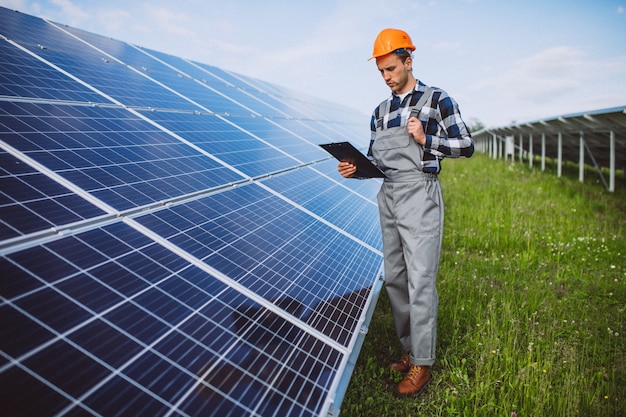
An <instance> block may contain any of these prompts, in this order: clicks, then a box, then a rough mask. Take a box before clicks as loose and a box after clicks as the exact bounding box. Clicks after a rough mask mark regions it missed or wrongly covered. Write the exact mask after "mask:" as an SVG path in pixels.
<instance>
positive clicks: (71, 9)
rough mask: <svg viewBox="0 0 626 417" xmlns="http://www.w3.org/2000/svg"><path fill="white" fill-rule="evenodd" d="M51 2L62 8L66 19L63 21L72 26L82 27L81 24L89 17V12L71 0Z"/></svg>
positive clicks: (54, 0) (53, 0) (61, 11)
mask: <svg viewBox="0 0 626 417" xmlns="http://www.w3.org/2000/svg"><path fill="white" fill-rule="evenodd" d="M51 3H52V4H54V5H56V6H58V7H59V8H60V9H61V10H60V14H61V15H62V16H63V17H64V19H65V21H64V22H62V23H65V24H68V25H70V26H76V27H81V25H83V24H84V22H85V21H87V20H88V19H89V13H87V12H85V11H83V9H81V8H80V7H78V6H76V5H75V4H74V3H72V2H71V1H70V0H52V2H51Z"/></svg>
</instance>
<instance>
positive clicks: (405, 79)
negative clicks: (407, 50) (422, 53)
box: [376, 53, 413, 94]
mask: <svg viewBox="0 0 626 417" xmlns="http://www.w3.org/2000/svg"><path fill="white" fill-rule="evenodd" d="M412 64H413V61H412V60H411V58H410V57H409V58H407V59H406V61H404V63H402V60H401V59H400V57H399V56H398V55H396V54H393V53H392V54H387V55H383V56H380V57H378V58H376V66H377V67H378V70H379V71H380V75H382V76H383V79H384V80H385V83H386V84H387V86H388V87H389V88H391V91H393V92H394V93H396V94H403V93H406V92H407V91H409V90H410V89H411V88H413V85H409V80H410V79H411V78H412V77H411V65H412Z"/></svg>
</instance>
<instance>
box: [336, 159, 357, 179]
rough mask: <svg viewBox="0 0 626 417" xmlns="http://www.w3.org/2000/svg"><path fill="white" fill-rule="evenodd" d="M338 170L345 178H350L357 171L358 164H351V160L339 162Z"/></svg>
mask: <svg viewBox="0 0 626 417" xmlns="http://www.w3.org/2000/svg"><path fill="white" fill-rule="evenodd" d="M337 171H339V174H341V176H342V177H344V178H350V177H351V176H353V175H354V173H355V172H356V165H354V164H351V163H350V162H339V165H338V166H337Z"/></svg>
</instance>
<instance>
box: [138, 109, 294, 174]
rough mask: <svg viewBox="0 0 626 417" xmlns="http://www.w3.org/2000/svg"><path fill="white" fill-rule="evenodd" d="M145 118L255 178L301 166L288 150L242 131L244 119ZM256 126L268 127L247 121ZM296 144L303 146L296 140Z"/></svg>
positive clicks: (198, 116) (173, 115)
mask: <svg viewBox="0 0 626 417" xmlns="http://www.w3.org/2000/svg"><path fill="white" fill-rule="evenodd" d="M145 115H146V117H149V118H150V119H151V120H154V121H156V122H157V123H159V124H160V125H161V126H164V127H165V128H167V129H168V130H170V131H172V132H174V133H176V134H177V135H180V136H182V137H184V138H185V139H186V140H188V141H190V142H192V143H193V144H194V145H197V146H199V147H200V148H202V149H204V150H205V151H207V152H209V153H211V154H212V155H214V156H216V157H218V158H219V159H220V160H222V161H224V162H225V163H227V164H228V165H230V166H233V167H235V168H237V169H238V170H240V171H242V172H243V173H245V174H246V175H248V176H251V177H256V176H259V175H264V174H269V173H271V172H276V171H281V170H283V169H287V168H291V167H294V166H297V165H299V162H298V161H297V160H296V159H295V158H293V157H292V156H291V155H289V154H288V153H287V152H286V151H285V150H283V149H281V148H276V147H273V146H271V144H270V143H269V142H264V141H263V138H262V137H255V136H254V135H253V134H251V133H248V132H245V131H242V130H241V128H238V127H237V126H240V125H242V124H243V123H242V122H241V121H242V120H243V119H245V118H242V117H233V116H230V117H227V118H221V117H217V116H214V115H208V114H190V113H165V112H152V113H150V112H147V113H145ZM255 122H256V124H261V125H265V124H266V123H267V122H266V121H264V120H262V119H258V118H255V119H252V120H249V121H247V123H250V124H254V123H255ZM267 139H268V140H269V141H270V142H271V140H272V138H271V137H268V138H267ZM292 141H293V142H294V143H298V142H299V140H298V139H297V138H295V137H292Z"/></svg>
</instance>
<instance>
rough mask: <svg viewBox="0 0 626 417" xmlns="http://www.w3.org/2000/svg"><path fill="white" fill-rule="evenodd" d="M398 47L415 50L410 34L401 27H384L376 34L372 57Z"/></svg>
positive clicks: (387, 52) (388, 52)
mask: <svg viewBox="0 0 626 417" xmlns="http://www.w3.org/2000/svg"><path fill="white" fill-rule="evenodd" d="M398 49H409V50H411V51H414V50H415V45H413V41H411V37H410V36H409V34H408V33H406V32H405V31H403V30H400V29H389V28H388V29H383V30H381V31H380V33H379V34H378V36H376V40H375V41H374V52H373V53H372V57H371V58H370V59H372V58H377V57H379V56H383V55H387V54H390V53H392V52H394V51H396V50H398Z"/></svg>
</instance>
